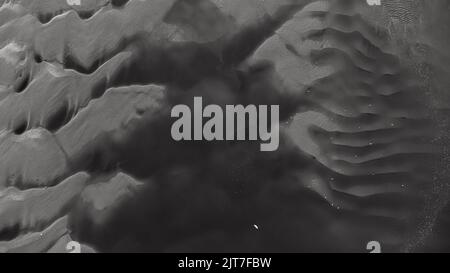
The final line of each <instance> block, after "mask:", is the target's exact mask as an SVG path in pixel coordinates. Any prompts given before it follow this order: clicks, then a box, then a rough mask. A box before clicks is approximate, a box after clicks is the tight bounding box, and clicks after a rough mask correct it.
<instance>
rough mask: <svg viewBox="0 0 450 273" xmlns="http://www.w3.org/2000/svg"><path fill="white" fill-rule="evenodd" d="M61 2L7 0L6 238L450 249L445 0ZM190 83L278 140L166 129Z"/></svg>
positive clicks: (155, 245) (52, 243) (0, 173)
mask: <svg viewBox="0 0 450 273" xmlns="http://www.w3.org/2000/svg"><path fill="white" fill-rule="evenodd" d="M69 2H70V1H69ZM69 2H66V1H61V0H47V1H32V0H0V252H66V251H67V250H66V244H67V243H68V242H69V241H71V240H76V241H79V242H80V243H82V252H92V251H98V252H174V251H175V252H180V251H186V252H199V251H203V252H205V251H215V252H217V251H219V252H223V251H239V252H248V251H249V252H349V251H350V252H367V250H366V244H367V243H368V242H369V241H378V242H380V243H381V245H382V250H383V251H387V252H405V251H406V252H410V251H449V250H450V240H449V236H450V234H448V225H449V224H450V218H449V215H450V213H449V208H448V206H447V202H448V200H449V196H448V193H449V189H450V188H449V186H450V184H449V182H448V178H449V172H448V164H449V163H450V160H449V159H450V157H449V155H450V149H449V148H450V142H449V140H450V139H449V133H448V131H449V124H450V123H449V120H448V107H449V105H450V96H449V95H448V94H449V93H448V92H449V91H448V90H449V87H450V78H449V77H448V75H449V73H450V56H449V54H448V53H447V49H448V46H449V45H450V29H449V28H450V24H449V23H450V22H449V19H448V18H447V16H446V12H445V11H448V10H449V9H450V3H447V2H448V1H445V0H436V1H419V0H392V1H383V0H382V1H381V5H368V3H367V2H366V1H362V0H330V1H306V0H303V1H302V0H266V1H257V0H147V1H140V0H129V1H126V0H122V1H120V0H115V1H114V0H81V1H80V5H74V4H69ZM194 96H202V97H203V100H204V103H205V104H206V103H208V104H213V103H214V104H219V105H226V104H269V105H272V104H279V105H280V111H281V113H280V118H281V120H280V125H281V143H280V148H279V149H278V150H277V151H276V152H271V153H261V152H260V151H259V144H258V143H254V142H211V143H206V142H175V141H173V140H172V138H171V136H170V126H171V124H172V122H173V120H171V119H170V109H171V107H172V106H173V105H176V104H179V103H185V104H191V103H192V101H193V97H194ZM255 226H257V227H258V228H257V229H256V228H255Z"/></svg>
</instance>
